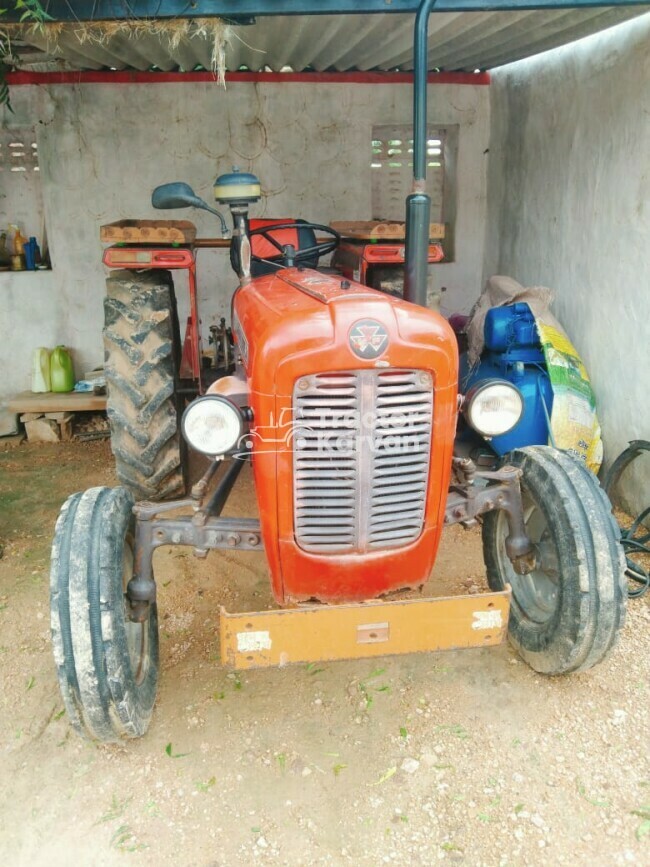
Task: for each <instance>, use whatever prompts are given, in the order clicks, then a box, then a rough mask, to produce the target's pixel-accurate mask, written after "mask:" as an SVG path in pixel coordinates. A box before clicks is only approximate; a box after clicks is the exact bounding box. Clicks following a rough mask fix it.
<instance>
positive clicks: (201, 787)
mask: <svg viewBox="0 0 650 867" xmlns="http://www.w3.org/2000/svg"><path fill="white" fill-rule="evenodd" d="M216 782H217V778H216V777H210V779H209V780H206V781H205V782H201V781H200V780H198V781H197V783H196V788H197V790H198V791H199V792H209V791H210V789H211V788H212V787H213V786H214V785H215V783H216Z"/></svg>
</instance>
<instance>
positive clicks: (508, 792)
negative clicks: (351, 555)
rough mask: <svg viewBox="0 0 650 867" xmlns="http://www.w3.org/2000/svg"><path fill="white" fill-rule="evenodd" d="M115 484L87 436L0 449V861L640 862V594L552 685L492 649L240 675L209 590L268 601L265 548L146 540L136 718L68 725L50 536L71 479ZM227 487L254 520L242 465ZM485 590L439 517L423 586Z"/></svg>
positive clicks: (643, 843) (648, 785)
mask: <svg viewBox="0 0 650 867" xmlns="http://www.w3.org/2000/svg"><path fill="white" fill-rule="evenodd" d="M245 472H246V471H245ZM113 483H114V477H113V474H112V465H111V456H110V452H109V449H108V446H107V445H106V444H105V443H93V444H86V445H79V444H69V445H61V446H41V447H34V446H26V445H22V446H20V447H19V448H16V449H13V450H11V451H6V452H2V453H0V542H2V544H3V556H2V558H0V673H1V684H2V688H1V690H0V751H1V752H0V780H1V786H0V863H1V864H2V865H10V867H13V865H16V867H17V865H28V864H29V865H48V867H55V865H69V864H75V865H115V864H119V865H124V864H134V865H167V864H169V865H197V867H216V865H221V867H230V865H237V864H251V863H252V864H260V865H265V864H271V865H276V864H277V865H280V864H286V865H307V864H310V865H311V864H316V865H321V864H323V865H325V864H328V865H329V864H333V865H338V864H342V865H343V864H359V865H371V864H372V865H375V864H382V863H392V864H397V865H411V864H413V865H417V864H424V865H427V864H437V863H439V862H442V863H445V862H452V863H458V864H467V865H472V867H477V865H490V867H492V865H520V864H527V865H538V864H539V865H541V864H544V865H548V864H567V865H568V864H571V865H573V864H589V865H592V864H598V865H601V864H602V865H618V864H646V865H647V864H650V751H649V749H648V743H649V739H650V678H649V674H650V607H649V605H648V601H647V600H645V599H642V600H637V601H634V602H632V603H631V604H630V606H629V615H628V621H627V625H626V627H625V630H624V633H623V637H622V641H621V642H620V645H619V647H618V648H617V649H616V650H615V652H614V653H613V654H612V656H611V657H610V658H609V659H608V660H607V661H606V662H605V663H603V664H602V665H601V666H600V667H598V668H596V669H595V670H593V671H591V672H589V673H586V674H581V675H576V676H573V677H570V678H557V679H547V678H544V677H541V676H538V675H536V674H535V673H534V672H532V671H531V670H530V669H529V668H528V667H527V666H526V665H525V664H524V663H522V662H520V661H519V660H518V658H517V656H516V655H515V654H514V652H513V651H512V650H511V649H510V648H509V647H508V646H507V645H504V646H502V647H499V648H496V649H493V650H477V651H464V652H454V653H445V654H438V655H423V656H408V657H402V658H395V657H393V658H385V659H381V660H377V661H361V662H343V663H335V664H322V665H316V666H313V665H312V666H296V667H289V668H286V669H283V670H268V671H259V672H252V673H247V674H237V673H233V672H230V673H229V672H226V671H224V670H222V669H221V668H220V667H219V664H218V662H217V659H218V635H217V631H216V630H217V612H218V606H219V604H225V605H226V607H227V608H228V609H229V610H246V609H247V608H248V609H253V608H260V607H265V606H267V605H268V604H269V603H270V599H269V590H268V581H267V577H266V570H265V564H264V560H263V557H262V556H261V555H258V554H251V553H248V554H245V553H231V552H227V553H217V552H213V553H211V554H210V556H209V557H208V558H207V560H195V559H194V558H193V557H192V555H191V553H190V552H189V551H185V550H183V549H167V550H162V551H160V552H158V554H157V555H156V563H155V566H156V574H157V580H158V585H159V608H160V614H161V618H162V619H161V626H162V636H161V657H162V671H161V683H160V691H159V698H158V702H157V705H156V709H155V711H154V716H153V720H152V725H151V728H150V730H149V732H148V734H147V735H146V737H145V738H143V739H141V740H139V741H133V742H129V743H125V744H124V745H123V746H95V745H93V744H90V743H87V742H85V741H83V740H81V739H80V738H79V737H78V736H77V735H76V734H75V733H74V732H73V731H72V730H71V729H70V727H69V725H68V723H67V721H66V718H65V715H64V713H63V705H62V702H61V699H60V697H59V693H58V687H57V683H56V676H55V671H54V665H53V661H52V653H51V648H50V639H49V607H48V568H49V546H50V538H51V533H52V529H53V526H54V521H55V519H56V515H57V512H58V509H59V507H60V505H61V503H62V502H63V500H64V499H65V498H66V497H67V496H68V494H70V493H72V492H73V491H76V490H80V489H83V488H85V487H89V486H92V485H97V484H113ZM232 502H233V506H232V507H231V511H230V512H229V513H230V514H251V512H252V510H253V493H252V486H251V481H250V478H249V477H248V476H246V475H245V473H243V474H242V476H241V477H240V479H239V481H238V483H237V487H236V488H235V492H234V495H233V500H232ZM235 510H236V511H235ZM483 586H484V572H483V563H482V556H481V547H480V535H479V533H478V532H476V531H472V532H465V531H463V530H461V529H460V528H452V529H451V530H449V531H446V534H445V536H444V537H443V547H442V551H441V553H440V556H439V559H438V564H437V566H436V570H435V572H434V577H433V582H432V585H431V587H428V588H427V590H431V591H432V592H434V591H436V590H437V591H440V590H442V591H444V592H448V591H452V592H457V593H460V592H467V591H468V590H475V589H476V588H482V587H483Z"/></svg>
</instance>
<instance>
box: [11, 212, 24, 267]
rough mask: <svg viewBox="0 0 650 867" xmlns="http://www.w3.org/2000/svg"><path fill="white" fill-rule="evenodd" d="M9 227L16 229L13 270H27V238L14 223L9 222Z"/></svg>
mask: <svg viewBox="0 0 650 867" xmlns="http://www.w3.org/2000/svg"><path fill="white" fill-rule="evenodd" d="M9 228H10V229H13V230H14V252H13V256H12V257H11V270H12V271H24V270H25V244H26V243H27V238H25V236H24V235H22V234H21V232H20V229H19V228H18V226H16V225H15V224H14V223H10V224H9Z"/></svg>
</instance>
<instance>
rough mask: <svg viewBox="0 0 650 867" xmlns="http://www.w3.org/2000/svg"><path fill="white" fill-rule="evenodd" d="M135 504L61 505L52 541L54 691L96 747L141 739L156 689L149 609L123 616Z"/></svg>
mask: <svg viewBox="0 0 650 867" xmlns="http://www.w3.org/2000/svg"><path fill="white" fill-rule="evenodd" d="M132 574H133V497H132V496H131V494H130V493H129V492H128V491H127V490H126V489H125V488H90V489H89V490H87V491H85V492H84V493H80V494H73V495H72V496H71V497H69V498H68V500H67V501H66V502H65V503H64V505H63V508H62V509H61V513H60V514H59V519H58V521H57V523H56V530H55V532H54V540H53V542H52V561H51V571H50V614H51V627H52V644H53V649H54V659H55V662H56V669H57V675H58V679H59V687H60V689H61V695H62V697H63V702H64V705H65V709H66V711H67V713H68V718H69V719H70V722H71V723H72V726H73V728H74V729H76V731H77V732H79V734H81V735H82V736H83V737H85V738H88V739H89V740H93V741H99V742H102V743H106V742H110V741H119V740H122V739H126V738H136V737H141V736H142V735H143V734H144V733H145V732H146V730H147V727H148V725H149V720H150V718H151V713H152V710H153V706H154V701H155V698H156V688H157V683H158V616H157V611H156V605H155V603H154V604H153V605H151V606H150V607H149V612H148V617H147V619H146V620H145V622H144V623H134V622H132V621H131V620H130V619H129V617H128V610H129V603H128V601H127V599H126V596H125V589H126V585H127V583H128V581H129V579H130V578H131V575H132Z"/></svg>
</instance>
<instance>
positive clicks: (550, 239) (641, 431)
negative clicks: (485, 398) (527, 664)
mask: <svg viewBox="0 0 650 867" xmlns="http://www.w3.org/2000/svg"><path fill="white" fill-rule="evenodd" d="M490 91H491V103H492V108H491V130H492V131H491V140H490V167H489V183H488V201H489V211H488V221H487V226H488V234H487V244H486V251H487V255H486V269H485V276H488V275H489V274H495V273H499V274H507V275H510V276H512V277H515V278H516V279H517V280H519V281H520V282H521V283H523V284H524V285H528V286H531V285H540V284H541V285H545V286H550V287H552V288H554V289H555V290H556V292H557V299H556V302H555V305H554V306H555V312H556V314H557V316H558V318H559V319H560V321H561V322H563V324H564V325H565V327H566V329H567V331H568V332H569V335H570V336H571V338H572V340H573V342H574V343H575V346H576V348H577V349H578V351H579V352H580V354H581V355H582V357H583V359H584V361H585V364H586V366H587V369H588V371H589V373H590V376H591V379H592V382H593V386H594V390H595V393H596V396H597V399H598V408H599V416H600V421H601V425H602V429H603V435H604V443H605V450H606V456H607V457H608V458H609V460H610V461H611V460H612V459H613V458H614V457H615V456H616V455H617V454H618V453H619V452H620V451H621V450H622V449H623V448H624V447H625V445H626V443H627V441H628V440H630V439H639V438H645V439H648V438H650V403H649V402H648V363H649V361H650V352H649V350H648V346H649V345H650V325H649V324H648V323H649V322H650V15H645V16H643V17H641V18H638V19H635V20H634V21H631V22H628V23H626V24H621V25H619V26H618V27H615V28H613V29H611V30H609V31H605V32H604V33H602V34H599V35H596V36H592V37H589V38H587V39H584V40H581V41H579V42H577V43H574V44H573V45H569V46H566V47H565V48H561V49H558V50H556V51H553V52H548V53H546V54H542V55H540V56H538V57H536V58H533V59H531V60H527V61H522V62H520V63H516V64H512V65H510V66H506V67H503V68H502V69H497V70H496V71H495V72H494V73H493V76H492V85H491V88H490ZM643 485H645V502H643V499H644V497H643V496H642V495H641V488H642V486H643ZM649 488H650V478H646V479H639V491H638V494H639V496H638V498H637V502H638V504H639V505H641V504H643V505H647V499H648V494H647V492H648V489H649Z"/></svg>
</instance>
